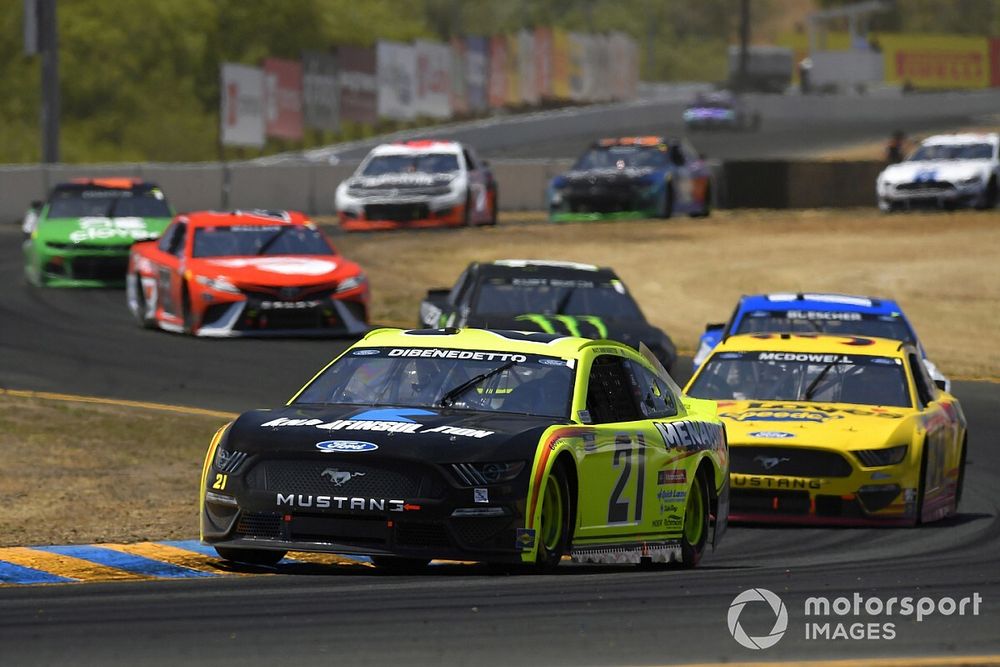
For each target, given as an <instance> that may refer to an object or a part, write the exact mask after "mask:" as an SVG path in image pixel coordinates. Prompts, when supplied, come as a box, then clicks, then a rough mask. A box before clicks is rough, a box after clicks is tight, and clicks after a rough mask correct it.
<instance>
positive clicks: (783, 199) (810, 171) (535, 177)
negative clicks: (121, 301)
mask: <svg viewBox="0 0 1000 667" xmlns="http://www.w3.org/2000/svg"><path fill="white" fill-rule="evenodd" d="M569 164H570V163H569V161H567V160H496V161H494V162H493V170H494V172H495V174H496V178H497V182H498V184H499V189H500V203H501V208H502V209H503V210H506V211H523V210H541V209H544V208H545V207H546V202H545V187H546V185H547V183H548V182H549V180H550V179H551V178H552V177H553V176H554V175H556V174H558V173H559V172H561V171H564V170H565V169H567V168H568V167H569ZM356 165H357V163H355V162H342V163H340V164H336V165H328V164H279V165H266V166H263V165H257V164H251V163H246V162H240V163H236V162H233V163H218V162H203V163H190V164H178V163H141V164H133V163H130V164H102V165H78V166H77V165H62V164H60V165H29V166H23V167H21V166H9V167H0V221H5V222H12V221H16V220H20V219H21V217H22V216H23V215H24V212H25V210H26V209H27V207H28V205H29V203H30V202H31V201H32V200H37V199H44V198H45V195H46V193H47V192H48V190H49V188H51V187H52V186H53V185H55V184H56V183H59V182H62V181H66V180H69V179H70V178H75V177H95V176H111V175H114V176H135V177H139V178H143V179H145V180H149V181H153V182H155V183H158V184H159V185H160V186H161V187H162V188H163V190H164V192H166V193H167V196H168V197H169V198H170V201H171V202H172V203H173V205H174V207H175V208H176V209H177V210H178V211H190V210H197V209H228V208H288V209H296V210H302V211H307V212H309V213H310V214H313V215H330V214H332V213H333V212H334V210H333V196H334V192H335V190H336V188H337V185H338V184H339V183H340V181H342V180H343V179H344V178H346V177H347V176H349V175H350V174H351V173H352V172H353V171H354V168H355V167H356ZM882 167H883V165H882V164H881V163H880V162H819V161H810V160H748V161H728V162H723V163H718V164H714V165H713V170H714V173H715V177H716V188H715V196H716V202H715V204H716V206H718V207H720V208H842V207H854V206H874V204H875V177H876V176H877V175H878V172H879V171H880V170H881V169H882Z"/></svg>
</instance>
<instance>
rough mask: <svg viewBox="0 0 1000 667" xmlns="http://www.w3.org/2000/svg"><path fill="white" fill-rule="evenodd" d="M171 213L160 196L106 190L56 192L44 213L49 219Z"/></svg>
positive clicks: (162, 216)
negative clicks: (46, 213)
mask: <svg viewBox="0 0 1000 667" xmlns="http://www.w3.org/2000/svg"><path fill="white" fill-rule="evenodd" d="M172 215H173V214H172V213H171V211H170V207H169V206H167V202H166V200H165V199H163V198H162V195H160V196H159V197H157V196H154V195H153V194H152V193H142V194H134V193H132V192H129V191H122V190H110V189H108V190H104V189H101V190H84V191H72V192H64V193H58V192H57V193H56V195H55V197H53V199H52V202H51V203H50V204H49V212H48V217H50V218H84V217H100V218H110V217H115V218H125V217H138V218H169V217H171V216H172Z"/></svg>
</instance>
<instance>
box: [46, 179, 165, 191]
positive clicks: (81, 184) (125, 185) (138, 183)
mask: <svg viewBox="0 0 1000 667" xmlns="http://www.w3.org/2000/svg"><path fill="white" fill-rule="evenodd" d="M158 187H159V186H157V185H156V183H147V182H146V181H143V180H142V179H141V178H117V177H111V178H73V179H70V180H69V181H68V182H66V183H59V184H57V185H56V186H55V187H54V188H53V189H52V191H53V193H60V194H61V193H66V192H84V191H86V190H122V191H125V190H129V191H132V192H148V191H150V190H156V189H158Z"/></svg>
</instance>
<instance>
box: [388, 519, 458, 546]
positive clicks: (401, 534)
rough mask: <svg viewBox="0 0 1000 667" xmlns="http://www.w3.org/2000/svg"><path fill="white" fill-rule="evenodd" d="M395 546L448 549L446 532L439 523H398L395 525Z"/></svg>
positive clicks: (448, 542) (448, 540)
mask: <svg viewBox="0 0 1000 667" xmlns="http://www.w3.org/2000/svg"><path fill="white" fill-rule="evenodd" d="M396 544H397V545H398V546H405V547H417V548H419V547H450V546H451V540H450V539H449V538H448V531H447V530H445V527H444V526H443V525H441V524H439V523H418V522H414V521H399V522H397V523H396Z"/></svg>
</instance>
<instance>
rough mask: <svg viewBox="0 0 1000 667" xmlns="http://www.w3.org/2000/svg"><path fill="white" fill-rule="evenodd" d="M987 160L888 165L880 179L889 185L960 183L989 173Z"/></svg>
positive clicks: (930, 161)
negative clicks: (925, 182) (937, 182)
mask: <svg viewBox="0 0 1000 667" xmlns="http://www.w3.org/2000/svg"><path fill="white" fill-rule="evenodd" d="M989 167H990V162H989V160H928V161H913V162H900V163H898V164H893V165H889V166H888V167H886V168H885V170H884V171H883V172H882V176H881V178H882V179H883V180H886V181H889V182H890V183H897V182H901V183H908V182H912V181H951V182H955V181H962V180H965V179H967V178H972V177H974V176H981V177H982V176H984V175H985V174H986V172H987V171H989Z"/></svg>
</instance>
